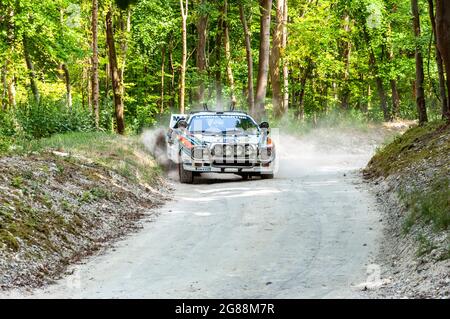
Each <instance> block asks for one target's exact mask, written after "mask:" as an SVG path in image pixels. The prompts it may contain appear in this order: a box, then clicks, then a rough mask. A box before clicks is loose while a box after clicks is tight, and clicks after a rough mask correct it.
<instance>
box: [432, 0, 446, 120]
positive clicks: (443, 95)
mask: <svg viewBox="0 0 450 319" xmlns="http://www.w3.org/2000/svg"><path fill="white" fill-rule="evenodd" d="M428 11H429V14H430V21H431V28H432V30H433V35H434V46H435V51H436V54H435V57H436V65H437V68H438V76H439V96H440V98H441V104H442V117H443V118H444V117H445V116H446V114H447V113H448V112H449V109H448V102H447V92H446V87H445V86H446V83H445V74H444V65H443V61H442V56H441V53H440V52H439V48H438V45H437V32H436V17H435V15H434V2H433V0H428Z"/></svg>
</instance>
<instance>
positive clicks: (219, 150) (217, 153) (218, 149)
mask: <svg viewBox="0 0 450 319" xmlns="http://www.w3.org/2000/svg"><path fill="white" fill-rule="evenodd" d="M213 150H214V155H215V156H222V155H223V148H222V145H216V146H214V149H213Z"/></svg>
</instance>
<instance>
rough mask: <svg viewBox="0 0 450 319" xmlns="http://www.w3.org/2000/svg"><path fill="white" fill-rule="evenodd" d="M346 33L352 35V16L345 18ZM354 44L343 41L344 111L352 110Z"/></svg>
mask: <svg viewBox="0 0 450 319" xmlns="http://www.w3.org/2000/svg"><path fill="white" fill-rule="evenodd" d="M344 32H345V33H346V34H347V35H348V34H349V33H350V16H349V15H348V13H347V14H345V16H344ZM351 48H352V43H351V42H350V40H348V39H347V40H345V41H342V43H341V55H342V61H343V62H344V74H343V82H342V85H341V92H340V96H341V108H342V109H343V110H348V109H349V108H350V106H349V103H350V87H349V78H350V55H351Z"/></svg>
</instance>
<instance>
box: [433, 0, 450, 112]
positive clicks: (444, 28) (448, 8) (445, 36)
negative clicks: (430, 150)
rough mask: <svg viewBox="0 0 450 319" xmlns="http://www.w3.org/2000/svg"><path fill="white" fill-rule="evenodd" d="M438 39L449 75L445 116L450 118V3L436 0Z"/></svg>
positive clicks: (444, 0) (440, 51)
mask: <svg viewBox="0 0 450 319" xmlns="http://www.w3.org/2000/svg"><path fill="white" fill-rule="evenodd" d="M436 39H437V45H438V48H439V53H440V54H441V56H442V60H443V61H444V66H445V73H446V75H447V79H446V83H447V96H448V98H447V108H446V109H445V110H444V112H443V116H444V117H446V118H447V119H449V120H450V3H449V2H448V1H447V0H436Z"/></svg>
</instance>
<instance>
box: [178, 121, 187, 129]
mask: <svg viewBox="0 0 450 319" xmlns="http://www.w3.org/2000/svg"><path fill="white" fill-rule="evenodd" d="M187 127H188V123H187V122H186V121H185V120H179V121H178V122H177V124H176V125H175V128H181V129H186V128H187Z"/></svg>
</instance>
